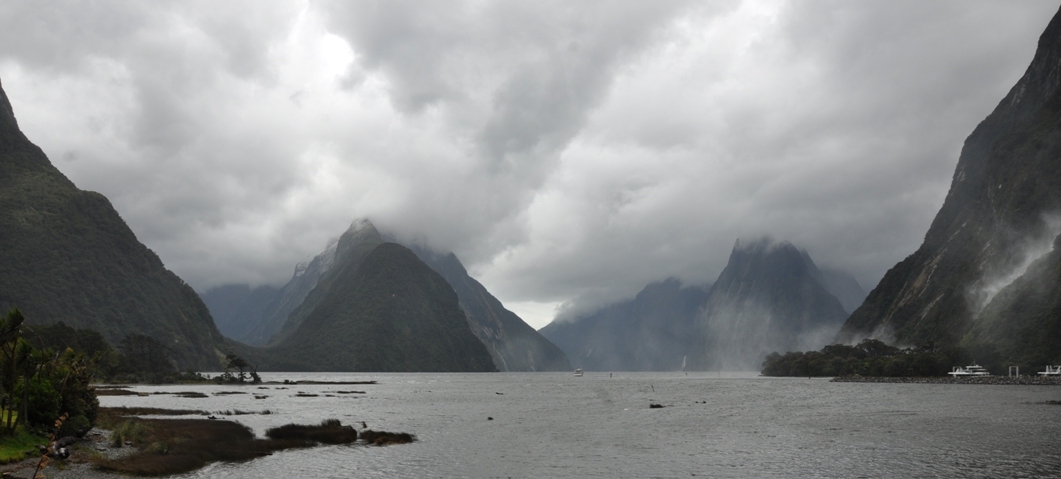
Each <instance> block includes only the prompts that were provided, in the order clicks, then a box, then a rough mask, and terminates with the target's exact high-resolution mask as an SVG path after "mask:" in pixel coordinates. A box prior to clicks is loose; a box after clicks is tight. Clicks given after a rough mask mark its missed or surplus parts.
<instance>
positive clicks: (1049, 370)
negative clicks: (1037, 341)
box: [1039, 364, 1061, 376]
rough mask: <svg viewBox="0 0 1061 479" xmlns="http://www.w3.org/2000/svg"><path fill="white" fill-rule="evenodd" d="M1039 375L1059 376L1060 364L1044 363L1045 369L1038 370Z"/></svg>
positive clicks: (1060, 373)
mask: <svg viewBox="0 0 1061 479" xmlns="http://www.w3.org/2000/svg"><path fill="white" fill-rule="evenodd" d="M1039 375H1040V376H1061V366H1050V365H1049V364H1048V365H1046V371H1039Z"/></svg>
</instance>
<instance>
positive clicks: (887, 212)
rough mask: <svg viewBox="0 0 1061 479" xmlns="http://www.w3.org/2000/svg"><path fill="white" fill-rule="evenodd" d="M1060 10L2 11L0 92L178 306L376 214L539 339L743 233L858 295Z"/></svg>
mask: <svg viewBox="0 0 1061 479" xmlns="http://www.w3.org/2000/svg"><path fill="white" fill-rule="evenodd" d="M1058 3H1059V1H1058V0H1050V1H1023V2H1011V1H993V2H982V1H979V2H978V1H964V0H962V1H950V2H943V1H940V2H922V1H910V2H900V1H894V0H887V1H876V2H857V1H847V0H844V1H835V2H827V1H814V2H806V1H799V2H792V3H788V2H775V1H747V2H737V1H733V2H660V1H639V2H629V3H622V2H610V1H609V2H589V1H578V2H570V1H556V2H547V1H533V2H531V1H527V2H513V1H504V2H500V1H499V2H467V3H460V2H452V1H446V2H433V1H417V2H400V1H381V2H367V1H366V2H339V1H336V2H305V1H270V2H263V1H257V0H255V1H246V2H216V1H202V2H184V1H181V2H154V1H152V2H141V1H125V2H118V1H96V2H41V1H36V0H33V1H17V0H8V1H4V2H2V3H0V82H2V84H3V88H4V90H5V91H6V92H7V94H8V97H9V98H10V100H11V103H12V105H13V107H14V110H15V115H16V117H17V118H18V121H19V124H20V126H21V127H22V130H23V131H24V132H25V133H26V135H27V136H28V137H29V138H30V140H32V141H33V142H35V143H36V144H38V145H39V146H40V147H41V148H43V149H44V151H45V152H46V153H47V154H48V156H49V158H50V159H51V161H52V163H53V164H54V165H55V166H56V167H58V168H59V170H60V171H62V172H63V173H64V174H66V175H67V176H68V177H69V178H70V179H71V180H73V181H74V183H76V184H77V185H78V186H79V187H80V188H82V189H87V190H94V191H99V192H101V193H103V194H105V195H106V196H107V197H108V198H110V200H111V202H112V203H113V204H114V207H115V208H116V209H117V210H118V212H119V213H120V214H121V216H122V217H123V218H124V219H125V221H126V222H127V223H128V224H129V226H130V227H131V228H132V230H133V231H134V232H135V233H136V235H137V237H138V238H139V239H140V240H141V241H142V242H143V243H144V244H146V245H147V246H148V247H150V248H151V249H153V250H154V251H155V252H157V253H158V254H159V256H160V257H161V258H162V260H163V261H164V262H165V264H166V266H167V267H168V268H170V269H171V270H173V271H175V272H176V273H177V274H178V275H180V276H181V277H182V278H184V279H185V280H186V281H188V282H189V283H190V284H191V285H192V286H194V287H195V288H196V289H197V290H200V291H203V290H205V289H208V288H210V287H212V286H216V285H220V284H225V283H233V282H239V283H251V284H256V285H257V284H266V283H269V284H277V285H279V284H283V283H284V282H286V281H287V280H288V279H289V278H290V276H291V273H292V271H293V267H294V264H295V263H296V262H298V261H300V260H302V259H305V258H306V257H308V256H312V255H314V254H316V253H318V252H319V251H320V250H322V249H323V248H324V246H325V245H326V243H327V241H328V240H329V238H333V237H337V236H338V235H339V234H340V233H342V231H343V230H345V229H346V227H347V226H348V225H349V224H350V222H351V221H352V220H353V219H355V218H360V217H367V218H369V219H371V220H372V221H373V222H374V223H376V225H377V226H378V227H380V228H381V229H383V230H386V231H391V232H393V233H394V234H396V235H398V236H399V237H401V238H405V239H414V240H419V241H426V242H428V243H429V244H430V245H431V246H433V247H434V248H436V249H440V250H452V251H454V252H456V253H457V255H458V256H459V257H460V258H461V259H462V260H463V262H464V263H465V265H466V266H467V267H468V268H469V270H470V272H471V273H472V275H473V276H475V277H476V278H477V279H479V280H480V281H481V282H483V283H484V284H485V285H486V286H487V288H488V289H489V290H490V291H491V292H493V293H494V294H495V295H496V296H497V297H498V298H499V299H500V300H501V301H502V302H504V303H505V305H506V306H508V307H509V308H510V309H512V310H514V311H516V312H517V313H518V314H520V315H521V316H523V317H524V319H525V320H526V321H527V322H528V323H530V324H531V325H532V326H534V327H536V328H540V327H542V326H544V325H545V324H546V323H548V322H549V321H550V320H551V319H552V317H553V315H554V313H555V311H557V309H558V308H574V309H575V310H577V309H579V307H585V306H587V305H592V304H597V303H600V302H606V301H611V300H615V299H619V298H623V297H628V296H632V295H633V294H635V293H636V292H637V291H638V290H640V289H641V288H642V287H643V286H644V285H645V284H647V283H649V282H651V281H658V280H662V279H664V278H666V277H668V276H676V277H679V278H681V279H683V280H684V281H687V282H691V283H704V282H710V281H713V280H714V279H715V277H717V275H718V273H719V272H720V271H721V270H722V268H723V267H724V266H725V263H726V260H727V259H728V256H729V252H730V249H731V248H732V246H733V243H734V241H735V240H736V239H738V238H754V237H758V236H762V235H770V236H772V237H774V238H776V239H785V240H789V241H791V242H793V243H794V244H796V245H797V246H800V247H802V248H806V249H807V251H808V252H809V253H810V255H811V257H812V258H814V260H815V261H816V262H817V263H818V264H819V265H822V266H826V267H830V268H835V269H840V270H844V271H848V272H850V273H852V274H854V275H855V276H856V277H857V278H858V280H859V281H860V282H861V283H862V284H863V286H864V287H866V289H867V290H868V289H870V288H871V287H872V286H874V285H875V284H876V283H877V281H878V280H879V279H880V278H881V276H883V274H884V272H885V271H887V269H888V268H890V267H892V266H893V265H894V264H895V263H896V262H898V261H900V260H901V259H903V258H904V257H906V256H907V255H909V254H911V253H913V252H914V251H915V250H916V249H917V248H918V246H919V245H920V244H921V241H922V239H923V238H924V234H925V232H926V231H927V229H928V226H929V223H930V222H931V220H932V218H933V217H934V215H935V213H936V211H937V210H938V209H939V207H940V205H941V204H942V202H943V198H944V196H945V195H946V193H947V189H948V187H949V185H950V179H951V175H952V173H953V171H954V166H955V164H956V163H957V159H958V153H959V151H960V149H961V145H962V142H963V141H964V139H965V137H966V136H968V135H969V133H971V132H972V129H973V127H975V126H976V124H977V123H979V122H980V121H981V120H982V119H983V118H984V117H985V116H986V115H987V114H988V113H989V112H990V111H991V110H992V109H993V108H994V106H995V105H996V104H997V103H998V102H999V100H1001V99H1002V97H1003V96H1004V95H1005V94H1006V92H1007V91H1008V90H1009V88H1010V87H1011V86H1012V85H1013V84H1014V83H1015V82H1016V81H1017V79H1018V78H1020V76H1021V75H1022V74H1023V72H1024V70H1025V68H1026V67H1027V65H1028V63H1029V61H1030V60H1031V58H1032V55H1033V53H1034V51H1035V45H1036V41H1037V40H1038V37H1039V34H1040V33H1041V32H1042V30H1043V29H1044V28H1045V26H1046V24H1047V22H1048V21H1049V20H1050V18H1051V17H1052V16H1053V14H1054V13H1055V12H1056V11H1057V9H1058ZM568 310H569V309H568Z"/></svg>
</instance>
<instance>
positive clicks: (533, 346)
mask: <svg viewBox="0 0 1061 479" xmlns="http://www.w3.org/2000/svg"><path fill="white" fill-rule="evenodd" d="M392 240H393V239H392V238H388V237H385V236H384V235H382V234H381V233H380V232H379V231H378V230H377V229H376V228H375V226H374V225H373V224H372V223H371V222H370V221H368V220H364V219H361V220H356V221H354V222H353V223H352V224H351V226H350V228H349V229H348V230H347V231H346V232H345V233H344V234H343V236H342V237H341V238H340V240H338V241H336V242H333V243H331V244H329V246H328V248H326V249H325V251H324V252H322V253H321V254H319V255H317V256H316V257H314V258H313V259H312V260H311V261H307V262H303V263H300V264H299V265H298V266H297V267H296V269H295V274H294V276H293V277H292V279H291V281H290V282H288V283H287V284H286V285H284V286H283V287H282V288H280V289H279V290H276V289H275V288H273V289H271V290H270V289H269V287H259V288H256V289H254V290H251V289H250V288H249V287H248V286H245V285H242V286H241V285H229V286H225V287H220V288H214V289H212V290H210V291H207V292H205V293H203V298H204V301H205V302H206V303H207V305H208V306H210V308H211V311H214V312H215V316H217V317H220V318H225V319H224V320H219V321H218V322H219V327H220V328H221V330H222V332H225V333H226V334H227V335H228V336H229V337H231V338H233V339H236V340H243V341H245V342H247V343H248V344H252V345H265V344H274V345H275V344H278V343H280V342H281V341H283V340H284V338H286V337H288V336H290V335H291V334H292V333H293V331H294V330H295V329H297V327H298V326H299V325H300V324H301V323H302V322H303V321H304V320H305V317H306V316H307V315H308V314H309V312H310V311H313V310H314V309H316V308H317V307H318V306H319V303H320V301H321V298H323V297H324V296H326V295H327V294H329V293H328V290H330V289H331V288H333V287H334V281H333V280H328V281H322V278H325V277H327V276H328V275H329V274H330V270H331V269H332V267H333V266H334V265H336V264H340V265H342V267H355V268H356V267H357V265H358V264H359V261H360V258H363V256H364V255H366V254H368V253H369V252H370V251H371V250H372V249H373V248H375V247H376V246H378V245H380V244H383V243H386V242H393V241H392ZM410 249H411V250H412V251H413V252H414V253H415V254H416V256H417V257H418V258H419V259H420V260H421V261H423V262H424V263H425V264H426V265H427V266H429V267H431V269H433V270H435V271H436V272H437V273H439V274H441V275H442V277H443V278H444V279H445V280H446V282H447V283H448V284H449V285H450V287H451V288H452V289H453V290H454V291H455V292H456V294H457V297H458V299H459V305H460V308H461V309H462V310H463V311H464V313H465V315H466V316H467V320H468V321H467V322H468V327H469V329H470V331H471V332H472V333H473V334H474V335H475V336H476V337H477V338H478V339H479V340H480V341H481V342H482V343H483V344H484V345H485V346H486V348H487V351H488V352H489V354H490V356H491V358H492V359H493V361H494V364H495V366H496V367H497V369H498V370H500V371H566V370H570V369H571V366H570V363H569V362H568V361H567V358H566V357H565V356H564V354H563V352H562V351H561V350H560V349H559V348H557V347H556V346H555V345H553V344H552V343H550V342H549V341H548V340H546V339H545V338H544V337H542V336H541V335H540V334H538V332H537V331H535V330H534V329H533V328H531V327H530V326H529V325H527V324H526V323H525V322H523V320H522V319H520V318H519V316H517V315H516V314H515V313H512V312H511V311H508V310H507V309H505V308H504V306H503V305H502V304H501V302H500V301H498V300H497V298H495V297H494V296H493V295H491V294H490V292H489V291H487V290H486V288H485V287H483V285H482V284H480V283H479V282H478V281H476V280H475V279H474V278H472V277H471V276H469V275H468V272H467V270H465V268H464V265H462V264H461V262H460V260H459V259H457V257H456V256H455V255H454V254H453V253H445V254H443V253H437V252H434V251H432V250H430V249H428V248H426V247H423V246H417V245H413V246H412V247H411V248H410ZM318 284H320V288H319V289H320V290H319V291H318V290H317V288H316V287H317V286H318ZM270 291H271V292H270ZM311 292H312V293H311ZM270 295H271V297H270ZM281 298H282V299H281ZM283 305H286V306H283ZM230 318H231V319H230ZM248 333H249V334H248Z"/></svg>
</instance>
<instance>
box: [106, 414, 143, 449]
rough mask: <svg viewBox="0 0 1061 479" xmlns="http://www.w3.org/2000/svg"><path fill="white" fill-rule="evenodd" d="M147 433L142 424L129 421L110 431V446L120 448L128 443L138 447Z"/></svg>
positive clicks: (137, 421)
mask: <svg viewBox="0 0 1061 479" xmlns="http://www.w3.org/2000/svg"><path fill="white" fill-rule="evenodd" d="M147 434H148V431H147V428H146V427H145V426H144V423H143V422H141V421H140V420H138V419H130V420H127V421H125V422H123V423H121V424H119V425H118V427H116V428H114V430H112V431H111V446H114V447H122V445H123V444H125V443H126V442H129V443H131V444H133V445H139V444H140V443H142V442H143V440H144V438H145V437H146V436H147Z"/></svg>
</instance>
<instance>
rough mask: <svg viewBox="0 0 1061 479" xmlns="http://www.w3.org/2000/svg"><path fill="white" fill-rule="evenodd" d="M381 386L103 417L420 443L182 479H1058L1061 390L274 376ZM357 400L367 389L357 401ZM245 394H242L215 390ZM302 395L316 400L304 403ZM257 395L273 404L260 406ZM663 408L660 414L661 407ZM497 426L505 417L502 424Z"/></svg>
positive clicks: (183, 403) (160, 402)
mask: <svg viewBox="0 0 1061 479" xmlns="http://www.w3.org/2000/svg"><path fill="white" fill-rule="evenodd" d="M263 378H264V379H265V380H266V381H282V380H284V379H294V380H325V381H365V380H375V381H378V384H372V385H337V384H323V385H283V384H266V385H262V386H218V385H196V386H187V385H180V386H139V387H134V390H136V391H140V392H170V393H172V392H179V391H201V392H204V393H206V394H207V395H209V397H207V398H181V397H176V396H173V395H170V394H152V395H149V396H105V397H102V398H100V402H101V404H102V405H103V406H119V405H126V406H149V407H164V408H173V409H201V410H208V411H222V412H224V411H230V410H243V411H262V410H269V411H271V413H272V414H268V415H238V416H228V417H226V418H228V419H233V420H236V421H239V422H241V423H244V424H246V425H248V426H250V427H251V428H253V429H254V430H255V431H256V433H257V434H259V435H261V434H263V432H264V430H265V429H266V428H268V427H273V426H278V425H281V424H285V423H292V422H295V423H318V422H320V421H321V420H323V419H327V418H337V419H340V420H341V421H342V422H343V423H344V424H355V423H358V424H357V427H358V428H359V429H360V428H361V427H360V424H359V422H360V421H365V422H366V423H367V424H368V427H369V428H372V429H376V430H387V431H400V432H410V433H413V434H416V435H417V436H418V438H419V442H416V443H413V444H409V445H400V446H390V447H366V446H363V445H354V446H350V445H346V446H328V447H320V448H314V449H304V450H293V451H284V452H281V453H277V454H274V455H272V456H269V457H265V458H261V459H257V460H254V461H250V462H245V463H236V464H214V465H212V466H208V467H207V468H205V469H203V470H200V471H196V472H193V473H190V474H186V475H182V476H177V477H203V478H205V477H210V478H265V477H314V478H345V477H694V476H695V477H748V478H753V477H835V478H848V477H869V478H878V477H879V478H890V477H984V478H988V477H1057V476H1056V475H1057V474H1059V473H1061V455H1059V454H1058V450H1057V447H1058V439H1059V438H1061V421H1059V420H1058V417H1059V415H1061V406H1059V405H1053V404H1049V403H1048V402H1047V401H1058V400H1061V388H1057V387H1052V386H994V385H991V386H988V385H956V384H863V383H831V382H829V381H828V380H827V379H797V378H761V377H756V375H755V374H754V373H751V374H749V373H728V374H727V373H722V374H719V373H689V374H688V375H687V374H685V373H611V374H609V373H595V372H587V373H586V375H585V376H584V377H581V378H576V377H573V376H572V375H571V374H570V373H495V374H484V373H479V374H439V373H434V374H382V373H380V374H376V373H371V374H367V373H359V374H338V373H333V374H316V373H314V374H309V373H300V374H263ZM352 391H363V392H364V393H363V394H362V393H360V392H352ZM224 392H243V393H245V394H218V393H224ZM298 393H303V394H304V395H305V394H317V395H318V396H316V397H305V396H303V397H299V396H297V395H298ZM255 395H257V396H259V397H261V396H268V397H265V398H261V399H256V398H255ZM651 403H657V404H661V405H663V406H664V407H663V408H656V409H650V408H649V405H650V404H651ZM490 417H492V418H493V420H489V418H490Z"/></svg>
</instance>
